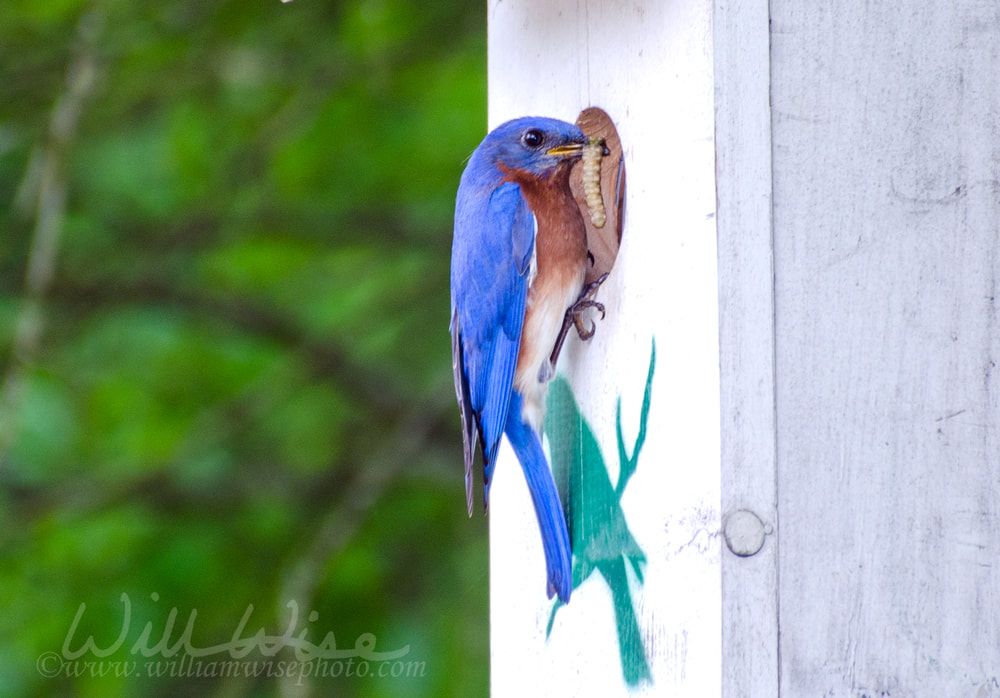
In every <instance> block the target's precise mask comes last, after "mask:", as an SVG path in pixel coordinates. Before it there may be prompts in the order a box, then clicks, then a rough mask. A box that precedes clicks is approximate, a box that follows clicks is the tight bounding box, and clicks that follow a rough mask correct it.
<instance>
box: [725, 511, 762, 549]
mask: <svg viewBox="0 0 1000 698" xmlns="http://www.w3.org/2000/svg"><path fill="white" fill-rule="evenodd" d="M764 533H765V531H764V522H763V521H761V520H760V517H759V516H757V515H756V514H755V513H753V512H752V511H749V510H747V509H739V510H737V511H734V512H733V513H731V514H730V515H729V516H727V517H726V523H725V525H724V526H723V529H722V534H723V537H725V539H726V547H728V548H729V550H730V552H732V553H733V554H734V555H739V556H740V557H750V556H751V555H756V554H757V553H758V552H759V551H760V549H761V548H762V547H764Z"/></svg>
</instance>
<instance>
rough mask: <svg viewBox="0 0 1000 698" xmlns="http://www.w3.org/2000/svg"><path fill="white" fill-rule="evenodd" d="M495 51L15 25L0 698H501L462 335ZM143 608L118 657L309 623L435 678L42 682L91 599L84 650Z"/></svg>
mask: <svg viewBox="0 0 1000 698" xmlns="http://www.w3.org/2000/svg"><path fill="white" fill-rule="evenodd" d="M485 26H486V17H485V7H484V6H482V3H466V2H460V1H457V0H455V1H451V2H448V1H445V2H438V3H417V2H413V1H412V0H366V1H360V2H327V1H319V0H295V2H291V3H288V4H282V3H280V2H278V0H266V1H265V0H261V1H253V2H246V1H245V0H241V1H237V0H165V1H164V2H143V1H140V2H135V1H134V0H129V1H127V2H126V1H125V0H86V1H84V0H5V1H4V3H3V6H2V7H0V372H2V376H3V384H2V386H0V391H2V392H0V397H2V403H0V609H2V613H0V695H4V696H7V695H10V696H184V695H191V696H216V695H217V696H307V695H337V696H397V695H404V696H441V695H461V696H468V695H483V694H485V693H486V692H487V681H488V621H487V585H488V578H487V558H486V556H487V548H486V525H485V521H484V520H483V519H482V517H476V518H474V519H473V520H472V521H469V520H468V518H467V517H466V514H465V503H464V496H463V485H462V482H463V481H462V476H461V472H460V470H461V468H460V463H461V454H460V448H461V447H460V445H459V444H460V438H459V437H458V424H457V411H456V409H455V406H454V404H453V402H454V395H453V391H452V386H451V373H450V363H449V362H450V356H449V346H450V345H449V340H448V336H447V325H448V308H449V296H448V264H449V256H450V247H451V218H452V212H453V205H454V193H455V188H456V186H457V182H458V177H459V175H460V173H461V169H462V167H463V161H464V159H465V158H466V157H467V156H468V154H469V153H470V152H471V150H472V149H473V148H474V147H475V145H476V144H477V143H478V141H479V140H480V139H481V138H482V136H483V134H484V133H485V125H486V124H485V113H486V86H485ZM81 61H83V62H85V63H86V62H87V61H89V63H87V64H88V65H89V66H90V68H91V69H92V71H93V72H92V76H91V77H92V80H91V81H90V82H89V83H88V82H87V81H86V80H82V79H81V78H80V75H78V74H75V73H74V72H73V71H74V66H79V65H80V64H81ZM81 84H83V85H84V87H82V88H80V87H79V86H80V85H81ZM74 85H75V87H74ZM74 89H80V94H78V95H76V96H75V97H74V96H73V94H72V92H73V90H74ZM74 99H75V100H77V102H78V106H79V108H78V109H77V110H76V111H75V112H73V113H72V114H71V115H70V122H71V128H69V129H68V131H67V132H58V129H56V131H54V130H53V127H52V125H51V123H52V118H53V113H55V112H57V111H58V110H59V108H60V105H61V104H63V105H65V104H67V103H72V102H73V100H74ZM46 158H48V160H46ZM45 162H48V163H49V164H50V165H51V166H52V170H51V173H54V174H53V175H52V178H50V179H49V180H46V179H45V177H44V176H43V175H41V174H40V172H42V170H43V169H44V168H43V167H42V165H41V163H45ZM46 182H47V183H46ZM53 182H55V183H56V185H58V187H60V188H61V189H62V190H63V191H64V192H65V199H64V204H63V205H62V206H59V205H55V206H52V205H50V204H45V203H43V204H39V196H40V192H43V191H45V190H46V187H47V186H51V184H52V183H53ZM50 214H52V215H53V217H54V220H55V221H56V229H57V230H58V240H57V244H56V245H55V247H54V249H52V250H50V254H49V255H48V256H46V255H44V254H42V255H41V258H42V261H43V264H42V267H43V271H44V272H45V274H43V276H44V277H45V278H44V279H43V281H42V282H41V283H40V284H38V285H36V286H32V283H31V282H30V281H29V280H28V268H29V259H30V257H31V255H32V254H37V249H36V248H37V246H38V244H39V239H40V233H39V229H40V227H41V225H42V223H41V221H42V219H43V218H44V217H45V216H46V215H50ZM33 251H34V252H33ZM123 593H124V594H127V596H128V599H129V600H130V603H131V614H130V619H131V627H130V629H129V632H128V639H127V641H126V643H125V645H124V646H123V648H122V649H121V650H120V651H118V652H116V653H115V654H114V655H112V656H110V657H108V660H135V659H139V660H143V659H144V658H143V657H142V656H141V655H139V656H136V655H134V654H131V653H130V652H129V648H130V647H131V646H132V643H133V642H135V640H136V639H137V638H138V637H139V634H140V632H141V631H142V628H143V626H144V625H146V624H147V623H151V624H152V626H153V627H152V634H151V637H152V638H153V640H152V641H151V642H152V643H155V642H156V641H157V640H158V639H159V638H160V636H161V635H162V633H163V631H164V627H165V625H166V623H167V618H168V614H169V612H170V610H171V609H172V608H176V609H177V621H176V624H175V626H174V629H173V634H172V636H171V638H172V639H174V640H176V639H177V638H178V637H179V636H180V634H181V630H182V629H183V627H184V624H185V623H186V622H187V619H188V617H189V615H190V614H191V612H192V611H195V612H196V623H195V628H194V633H193V635H194V637H193V641H194V644H196V645H198V646H209V645H214V644H220V643H225V642H227V641H229V640H230V639H231V637H232V635H233V632H234V630H235V629H236V626H237V624H238V623H239V622H240V619H241V618H242V617H243V615H244V613H245V612H246V611H247V610H248V607H250V606H251V605H252V606H253V614H252V619H251V621H250V623H249V624H248V626H247V627H248V630H247V632H246V633H245V634H244V636H245V637H249V636H252V634H253V633H254V632H256V630H257V629H258V628H261V627H263V628H266V630H267V632H268V633H271V634H274V635H279V634H281V633H282V632H284V631H285V629H286V627H287V625H288V621H289V617H288V613H289V609H288V607H287V604H288V602H289V601H295V602H296V603H297V604H298V606H299V609H300V616H301V618H300V623H299V629H300V630H306V629H308V633H309V634H308V637H309V639H311V640H313V641H315V642H318V641H319V640H320V639H321V638H322V636H323V635H325V634H326V633H328V632H332V633H333V635H334V636H335V637H336V642H337V646H338V647H339V648H352V647H354V643H355V641H356V639H357V638H358V637H359V636H361V635H363V634H364V633H372V634H374V635H375V636H376V638H377V646H376V651H392V650H398V649H400V648H403V647H407V646H408V647H409V652H408V654H407V655H406V657H405V659H406V660H407V661H413V662H421V663H422V667H423V668H422V671H420V675H419V676H408V677H407V676H402V677H397V678H392V677H389V678H373V677H365V678H358V677H351V678H348V677H343V676H341V677H339V678H311V679H309V680H306V681H304V682H301V685H299V684H298V682H296V681H293V680H289V679H283V678H279V677H276V676H271V677H264V676H262V677H256V678H253V677H250V678H247V677H220V676H214V677H213V676H175V677H158V678H150V677H143V676H132V677H127V678H125V677H115V676H103V677H101V676H89V675H83V676H67V675H65V674H63V675H58V676H55V677H46V676H43V675H42V673H41V672H40V671H39V670H38V668H37V666H36V662H37V661H38V658H39V657H40V656H41V655H43V654H44V653H48V652H56V653H58V652H60V651H61V648H62V644H63V641H64V639H65V638H66V635H67V632H68V630H69V628H70V624H71V622H72V621H73V618H74V615H75V614H76V613H77V610H78V609H79V607H80V604H82V603H84V604H86V612H85V614H84V615H83V617H82V620H81V622H80V625H79V628H78V630H77V632H76V634H75V636H74V646H76V647H79V646H80V645H81V644H82V642H83V641H84V639H85V638H86V637H87V636H88V635H93V636H94V638H95V642H96V643H97V644H98V645H100V646H107V645H110V644H111V642H112V641H113V640H114V639H115V638H116V637H117V636H118V634H119V632H120V631H121V629H122V624H123V616H124V612H123V606H122V601H121V595H122V594H123ZM310 613H312V616H311V617H314V618H315V619H316V620H315V621H307V616H309V614H310ZM280 656H281V657H285V658H294V655H293V653H290V652H289V651H288V650H285V654H282V655H280ZM251 658H253V657H251ZM258 658H259V657H258ZM92 659H93V658H92ZM153 659H158V657H154V658H153ZM215 659H229V657H228V656H224V657H216V658H215Z"/></svg>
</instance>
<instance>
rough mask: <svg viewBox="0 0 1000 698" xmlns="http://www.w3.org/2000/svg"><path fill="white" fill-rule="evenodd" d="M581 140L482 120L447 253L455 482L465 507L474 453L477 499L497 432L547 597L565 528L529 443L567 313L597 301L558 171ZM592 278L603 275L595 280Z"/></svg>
mask: <svg viewBox="0 0 1000 698" xmlns="http://www.w3.org/2000/svg"><path fill="white" fill-rule="evenodd" d="M586 143H587V140H586V138H585V137H584V134H583V132H582V131H581V130H580V129H579V128H578V127H576V126H574V125H573V124H569V123H566V122H563V121H557V120H555V119H547V118H539V117H527V118H521V119H515V120H513V121H508V122H507V123H505V124H503V125H501V126H499V127H498V128H496V129H495V130H493V131H492V132H491V133H490V134H489V135H487V136H486V138H485V139H484V140H483V142H482V143H481V144H480V145H479V147H478V148H476V150H475V152H473V154H472V157H471V158H470V159H469V164H468V165H467V166H466V168H465V172H463V174H462V179H461V183H460V185H459V188H458V197H457V202H456V206H455V235H454V241H453V243H452V253H451V254H452V257H451V336H452V366H453V368H454V373H455V392H456V394H457V396H458V403H459V408H460V411H461V416H462V440H463V444H464V448H465V490H466V499H467V503H468V508H469V515H470V516H471V515H472V508H473V506H472V461H473V459H474V457H475V448H476V442H477V440H478V442H479V444H480V447H481V448H482V451H483V506H484V508H487V507H488V505H489V488H490V482H491V480H492V477H493V468H494V467H495V464H496V463H495V461H496V456H497V451H498V450H499V447H500V438H501V434H503V433H506V434H507V438H508V439H509V440H510V444H511V446H512V447H513V448H514V452H515V453H516V454H517V457H518V460H520V462H521V468H522V469H523V470H524V476H525V479H526V480H527V482H528V489H529V490H530V492H531V498H532V501H533V503H534V506H535V514H536V515H537V517H538V526H539V529H540V531H541V535H542V544H543V547H544V550H545V562H546V567H547V570H548V587H547V592H548V596H549V598H551V597H552V595H553V593H556V594H558V595H559V598H560V599H561V600H562V601H564V602H567V601H569V597H570V593H571V591H572V583H573V580H572V572H571V558H570V544H569V535H568V533H567V529H566V519H565V516H564V514H563V509H562V505H561V504H560V501H559V494H558V492H557V491H556V487H555V482H554V481H553V479H552V473H551V471H550V470H549V466H548V463H547V462H546V459H545V454H544V452H543V450H542V444H541V433H542V432H541V430H542V418H543V415H544V408H545V393H546V389H547V385H548V381H549V380H550V379H551V378H552V377H553V376H554V375H555V362H556V359H557V358H558V354H559V348H560V346H561V345H562V339H563V338H564V337H565V334H566V332H567V331H568V329H569V327H570V326H572V325H573V324H575V325H576V328H577V331H578V332H579V333H580V336H581V337H583V338H584V339H586V338H589V336H590V335H592V334H593V330H591V331H590V332H586V331H584V330H583V328H582V325H581V324H580V321H579V314H580V313H581V312H582V311H583V310H584V309H585V308H588V307H596V308H598V309H600V310H601V311H602V312H603V310H604V308H603V307H602V306H601V305H600V304H599V303H596V302H594V301H592V300H589V296H590V294H591V293H592V292H593V290H594V289H595V288H596V286H597V284H598V283H600V282H597V283H595V284H591V285H590V286H588V287H587V288H584V275H585V272H586V269H587V264H588V251H587V241H586V229H585V227H584V223H583V219H582V217H581V213H580V209H579V207H578V205H577V204H576V202H575V201H574V199H573V196H572V194H571V193H570V188H569V173H570V169H571V168H572V166H573V164H574V162H575V161H576V159H577V158H579V157H580V156H581V154H582V152H583V147H584V145H585V144H586ZM601 281H603V278H602V279H601Z"/></svg>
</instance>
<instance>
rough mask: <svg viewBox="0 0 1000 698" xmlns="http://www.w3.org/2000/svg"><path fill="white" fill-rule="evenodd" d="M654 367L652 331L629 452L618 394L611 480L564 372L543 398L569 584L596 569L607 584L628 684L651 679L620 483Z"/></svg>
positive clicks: (636, 550)
mask: <svg viewBox="0 0 1000 698" xmlns="http://www.w3.org/2000/svg"><path fill="white" fill-rule="evenodd" d="M655 367H656V341H655V339H654V341H653V346H652V351H651V353H650V357H649V373H648V375H647V377H646V392H645V394H644V395H643V399H642V410H641V411H640V414H639V433H638V435H637V436H636V439H635V445H634V446H633V448H632V455H631V456H630V455H628V453H627V452H626V449H625V439H624V437H623V436H622V415H621V412H622V410H621V408H622V405H621V397H620V396H619V398H618V404H617V410H616V412H617V414H616V426H617V436H618V464H619V471H618V483H617V485H612V484H611V478H610V477H609V476H608V469H607V467H606V466H605V464H604V458H603V457H602V456H601V448H600V445H599V444H598V443H597V439H596V438H595V437H594V433H593V432H592V431H591V429H590V425H588V424H587V422H586V420H585V419H584V418H583V415H582V414H581V413H580V408H579V406H578V405H577V403H576V398H574V397H573V393H572V391H571V390H570V388H569V383H567V382H566V380H565V379H564V378H562V377H559V378H557V379H556V380H554V381H553V382H552V385H551V387H550V388H549V397H548V402H547V411H548V416H547V419H546V424H547V425H549V427H548V428H547V429H546V434H547V435H548V437H549V448H550V454H551V460H552V475H553V477H554V478H555V481H556V487H558V488H559V496H560V498H561V499H562V502H563V507H564V508H565V510H566V522H567V524H568V526H569V535H570V540H571V541H572V545H573V588H574V589H576V588H577V587H579V586H580V584H582V583H583V581H584V580H585V579H587V577H589V576H590V575H591V574H592V573H593V572H594V571H595V570H596V571H597V572H598V573H599V574H600V575H601V576H602V577H603V578H604V581H605V582H607V584H608V586H609V587H610V588H611V596H612V598H613V599H614V606H615V621H616V624H617V627H618V648H619V652H620V653H621V663H622V674H623V676H624V678H625V682H626V683H627V684H628V685H630V686H635V685H637V684H639V683H640V682H641V681H652V676H651V674H650V672H649V663H648V662H647V661H646V651H645V647H644V646H643V643H642V634H641V633H640V632H639V624H638V621H637V620H636V615H635V609H634V607H633V604H632V596H631V592H630V591H629V586H628V574H627V567H626V563H628V566H629V567H631V569H632V571H633V573H634V574H635V577H636V579H637V580H638V582H639V584H642V582H643V578H642V570H643V567H644V566H645V564H646V555H645V554H644V553H643V552H642V549H641V548H640V547H639V544H638V543H637V542H636V540H635V538H634V537H633V536H632V533H631V532H630V531H629V529H628V523H627V522H626V521H625V512H624V511H623V510H622V507H621V498H622V494H623V493H624V491H625V486H626V485H627V484H628V481H629V479H630V478H631V477H632V475H633V474H634V473H635V469H636V466H637V465H638V462H639V452H640V451H641V450H642V447H643V444H645V442H646V421H647V419H648V417H649V402H650V396H651V394H652V388H653V371H654V369H655ZM561 605H562V604H561V603H560V602H558V601H557V602H556V604H555V606H553V608H552V615H551V616H550V617H549V625H548V628H547V630H546V636H548V634H549V633H551V632H552V624H553V622H554V621H555V617H556V611H558V610H559V607H560V606H561Z"/></svg>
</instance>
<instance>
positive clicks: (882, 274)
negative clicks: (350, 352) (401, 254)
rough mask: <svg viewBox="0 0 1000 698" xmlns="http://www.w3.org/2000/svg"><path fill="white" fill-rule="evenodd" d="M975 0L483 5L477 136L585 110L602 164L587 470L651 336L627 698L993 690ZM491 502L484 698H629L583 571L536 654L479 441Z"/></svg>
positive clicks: (996, 401) (611, 437)
mask: <svg viewBox="0 0 1000 698" xmlns="http://www.w3.org/2000/svg"><path fill="white" fill-rule="evenodd" d="M997 7H998V6H997V4H996V2H995V1H994V0H962V1H960V2H957V3H908V4H904V5H899V4H893V3H839V4H836V5H833V6H831V5H822V4H816V3H806V2H802V0H770V2H767V0H747V1H745V2H738V3H737V2H735V1H733V0H715V2H714V6H713V4H711V3H705V2H659V1H654V0H648V1H646V2H638V3H625V2H597V1H596V0H594V1H593V2H585V1H584V0H580V2H574V3H570V2H563V3H560V2H556V1H555V0H548V1H546V2H531V0H504V1H501V2H491V3H490V5H489V22H490V42H489V49H490V59H489V79H490V125H491V126H495V125H497V124H498V123H500V122H501V121H503V120H505V119H507V118H511V117H514V116H519V115H523V114H532V113H534V114H540V115H549V116H557V117H561V118H564V119H567V120H572V119H574V118H575V116H576V115H577V113H578V112H579V111H580V110H581V109H582V108H583V107H586V106H589V105H596V106H600V107H602V108H604V109H605V110H606V111H607V112H608V113H609V114H610V115H611V116H612V118H613V119H615V121H616V124H617V127H618V130H619V133H620V135H621V138H622V142H623V144H624V146H625V160H626V167H627V169H628V186H629V191H628V199H627V210H626V229H625V236H624V241H623V246H622V250H621V253H620V256H619V261H618V264H617V266H616V268H615V270H614V272H613V273H612V275H611V277H610V278H609V280H608V282H607V283H606V285H605V287H604V288H603V289H602V291H601V293H600V296H599V299H600V300H602V301H603V302H604V303H606V304H607V306H608V310H609V314H608V318H607V319H606V320H605V321H604V322H603V323H600V324H599V326H598V332H597V336H596V337H595V339H594V340H593V341H592V342H591V343H590V344H589V345H586V346H580V345H579V343H578V342H576V341H575V340H573V341H572V342H571V343H570V345H569V346H568V349H567V351H566V353H565V358H564V367H563V370H564V371H566V373H567V375H568V376H569V377H570V378H571V381H572V384H573V387H574V391H575V392H576V393H577V395H578V396H584V397H581V401H582V402H583V409H584V412H585V414H586V416H587V418H588V419H589V420H590V422H591V426H592V427H593V428H594V431H595V433H596V434H597V436H598V438H599V439H600V440H601V441H602V443H604V444H605V453H606V455H607V460H608V461H610V462H612V463H614V462H616V458H614V457H613V455H612V452H613V450H614V443H615V434H614V428H615V423H614V408H615V401H616V398H617V396H618V394H621V395H622V402H623V422H624V426H625V440H626V442H629V443H630V442H631V439H633V438H634V436H635V429H636V427H637V424H638V411H639V405H640V403H641V400H642V390H643V387H644V380H645V370H646V366H647V363H646V362H647V361H648V356H649V353H648V352H649V343H650V340H651V338H652V337H653V336H655V337H656V340H657V372H656V378H655V382H654V387H653V399H652V410H651V413H650V422H649V429H650V433H649V441H648V443H647V445H646V448H645V450H644V452H643V455H642V458H641V460H640V462H639V467H638V470H637V473H636V475H635V477H634V478H633V480H632V482H631V483H630V484H629V487H628V489H627V490H626V495H625V498H624V510H625V515H626V517H627V518H628V522H629V526H630V528H631V530H632V531H633V533H634V534H635V535H636V538H637V539H638V541H639V543H640V545H641V546H642V548H643V550H644V551H645V553H646V555H647V557H648V559H649V564H648V566H647V570H646V583H645V585H644V587H642V588H641V589H640V588H639V586H638V585H637V583H636V580H635V579H632V580H631V583H632V585H633V591H634V593H635V594H636V598H637V610H638V612H639V616H640V625H641V628H642V632H643V635H644V637H645V638H646V641H647V649H648V653H649V659H650V664H651V667H652V671H653V680H654V682H653V684H652V685H646V686H644V687H643V688H642V689H640V690H638V691H632V692H631V693H633V694H648V695H670V696H698V697H699V698H701V697H706V696H707V697H710V696H716V695H722V696H727V697H740V698H742V697H744V696H750V697H756V696H762V697H763V696H767V697H769V696H777V695H779V694H780V695H781V696H791V697H793V698H797V697H798V696H810V697H811V696H824V697H827V696H829V697H831V698H840V697H843V698H861V697H862V696H870V697H872V698H875V697H876V696H878V697H880V698H881V697H888V696H917V697H920V696H935V697H936V696H949V697H950V696H970V697H975V698H989V697H995V696H1000V438H998V427H997V425H998V423H1000V419H998V418H1000V385H998V381H1000V379H998V375H1000V373H998V370H997V366H996V362H997V357H998V355H1000V323H998V313H997V302H996V298H997V278H998V277H1000V12H998V10H997ZM713 134H714V136H715V138H714V140H713ZM716 187H717V193H718V209H717V211H716V200H715V197H716ZM715 213H717V219H716V218H715V217H713V214H715ZM716 226H717V227H718V229H717V230H716ZM716 232H717V233H718V243H717V244H718V249H716ZM720 376H721V379H720ZM720 424H721V429H720ZM630 430H631V431H630ZM610 476H611V478H612V480H614V479H615V478H616V477H617V472H611V473H610ZM492 492H493V495H492V503H491V513H490V516H491V594H492V597H491V641H492V647H493V655H492V691H493V694H494V695H496V696H500V697H504V696H520V695H602V696H611V695H625V694H627V693H629V692H628V691H627V690H626V688H625V687H624V685H623V683H622V680H621V670H620V667H619V665H618V651H617V646H616V634H615V629H614V627H615V619H614V615H613V611H612V607H611V603H610V595H609V592H608V590H607V588H606V586H605V585H604V584H603V582H602V580H600V578H598V577H593V578H591V579H590V580H588V581H587V582H586V583H584V584H583V585H582V586H581V587H580V588H579V589H577V590H576V591H575V592H574V596H573V601H572V603H571V604H570V606H569V607H568V608H565V609H563V610H561V611H560V612H559V616H558V619H557V622H556V625H555V628H554V630H553V634H552V637H551V639H550V640H549V641H548V642H546V640H545V634H544V630H545V625H546V623H547V621H548V617H549V609H550V604H549V602H547V601H546V599H545V597H544V579H545V572H544V563H543V559H542V553H541V549H540V545H539V542H538V533H537V530H536V526H535V521H534V515H533V512H532V510H531V505H530V502H529V500H528V498H527V492H526V488H525V486H524V482H523V477H522V476H521V474H520V469H519V467H518V465H517V463H516V461H515V460H514V458H513V456H512V454H511V453H510V452H509V450H505V451H504V455H503V456H502V461H501V463H500V464H499V466H498V469H497V477H496V481H495V484H494V488H493V491H492ZM739 509H747V510H749V511H752V512H754V514H756V515H757V516H758V517H759V518H760V520H761V521H762V522H763V525H764V531H765V534H766V535H765V541H764V544H763V547H762V549H761V550H760V552H758V553H757V554H755V555H753V556H750V557H746V558H741V557H737V556H735V555H733V554H731V553H730V552H729V551H728V550H726V549H725V546H724V545H723V544H722V542H721V537H720V536H719V527H720V520H721V519H722V517H724V516H726V515H728V514H730V513H732V512H734V511H736V510H739ZM779 628H780V631H779Z"/></svg>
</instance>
